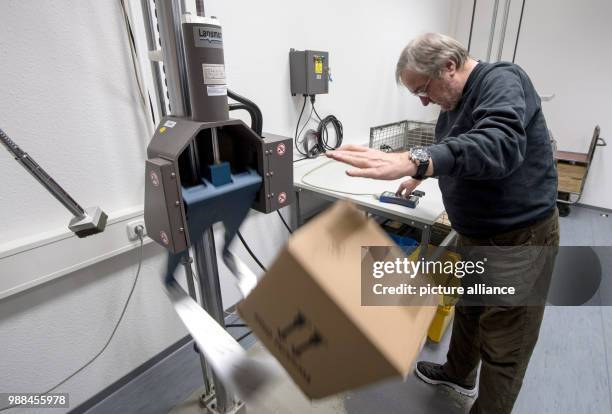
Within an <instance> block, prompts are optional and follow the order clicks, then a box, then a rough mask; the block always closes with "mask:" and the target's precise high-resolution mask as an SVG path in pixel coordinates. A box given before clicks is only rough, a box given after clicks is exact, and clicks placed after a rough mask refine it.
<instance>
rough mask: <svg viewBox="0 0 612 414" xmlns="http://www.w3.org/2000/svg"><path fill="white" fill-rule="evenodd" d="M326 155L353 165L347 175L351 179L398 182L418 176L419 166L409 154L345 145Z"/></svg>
mask: <svg viewBox="0 0 612 414" xmlns="http://www.w3.org/2000/svg"><path fill="white" fill-rule="evenodd" d="M325 155H326V156H327V157H329V158H332V159H334V160H337V161H340V162H344V163H346V164H349V165H352V166H353V167H357V168H352V169H350V170H347V171H346V173H347V174H348V175H350V176H351V177H366V178H376V179H378V180H396V179H398V178H401V177H406V176H412V175H415V174H416V170H417V166H416V164H415V163H414V162H412V160H411V159H410V155H409V153H408V152H399V153H393V152H391V153H387V152H383V151H379V150H375V149H372V148H367V147H363V146H360V145H350V144H349V145H343V146H342V147H340V148H338V149H337V150H335V151H328V152H326V153H325Z"/></svg>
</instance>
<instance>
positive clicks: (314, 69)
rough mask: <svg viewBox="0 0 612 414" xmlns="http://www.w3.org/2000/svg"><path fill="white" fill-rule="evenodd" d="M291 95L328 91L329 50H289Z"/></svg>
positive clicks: (315, 93) (316, 93)
mask: <svg viewBox="0 0 612 414" xmlns="http://www.w3.org/2000/svg"><path fill="white" fill-rule="evenodd" d="M289 74H290V77H291V94H292V95H294V96H295V95H318V94H322V93H327V92H328V91H329V77H330V72H329V52H320V51H316V50H303V51H300V50H295V49H291V50H290V51H289Z"/></svg>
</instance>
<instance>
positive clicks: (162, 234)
mask: <svg viewBox="0 0 612 414" xmlns="http://www.w3.org/2000/svg"><path fill="white" fill-rule="evenodd" d="M159 237H160V238H161V241H162V243H163V244H165V245H166V246H167V245H168V244H170V240H169V239H168V235H167V234H166V232H165V231H160V232H159Z"/></svg>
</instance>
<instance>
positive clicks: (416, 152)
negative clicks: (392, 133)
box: [410, 147, 429, 162]
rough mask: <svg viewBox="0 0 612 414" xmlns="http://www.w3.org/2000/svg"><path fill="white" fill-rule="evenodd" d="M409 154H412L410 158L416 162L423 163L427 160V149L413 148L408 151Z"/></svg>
mask: <svg viewBox="0 0 612 414" xmlns="http://www.w3.org/2000/svg"><path fill="white" fill-rule="evenodd" d="M410 153H411V154H412V158H414V159H415V160H417V161H420V162H425V161H427V160H429V151H427V148H424V147H414V148H412V149H411V150H410Z"/></svg>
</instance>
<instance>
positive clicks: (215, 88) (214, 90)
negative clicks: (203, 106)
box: [206, 85, 227, 96]
mask: <svg viewBox="0 0 612 414" xmlns="http://www.w3.org/2000/svg"><path fill="white" fill-rule="evenodd" d="M206 93H207V94H208V96H223V95H227V86H226V85H208V86H206Z"/></svg>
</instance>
